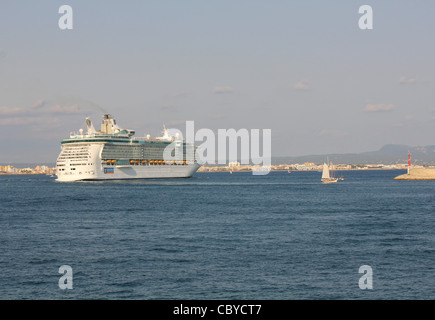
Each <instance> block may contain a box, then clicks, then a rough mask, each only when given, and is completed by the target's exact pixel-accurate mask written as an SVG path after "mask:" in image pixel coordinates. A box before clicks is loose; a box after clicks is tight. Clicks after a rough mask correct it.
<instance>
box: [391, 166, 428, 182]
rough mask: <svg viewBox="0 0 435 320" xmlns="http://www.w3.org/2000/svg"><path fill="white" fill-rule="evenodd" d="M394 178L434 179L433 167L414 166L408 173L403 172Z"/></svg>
mask: <svg viewBox="0 0 435 320" xmlns="http://www.w3.org/2000/svg"><path fill="white" fill-rule="evenodd" d="M394 180H435V169H429V168H415V169H410V170H409V174H407V173H405V174H402V175H400V176H398V177H395V178H394Z"/></svg>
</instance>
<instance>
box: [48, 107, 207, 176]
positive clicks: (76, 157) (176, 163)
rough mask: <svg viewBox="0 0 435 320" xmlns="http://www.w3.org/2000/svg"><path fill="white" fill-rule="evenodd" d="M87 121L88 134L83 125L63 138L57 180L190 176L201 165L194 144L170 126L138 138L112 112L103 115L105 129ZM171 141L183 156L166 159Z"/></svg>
mask: <svg viewBox="0 0 435 320" xmlns="http://www.w3.org/2000/svg"><path fill="white" fill-rule="evenodd" d="M86 123H87V133H86V134H84V133H83V130H82V129H80V130H79V133H71V135H70V137H69V138H67V139H64V140H62V142H61V152H60V154H59V157H58V158H57V162H56V172H57V173H56V175H57V179H56V180H57V181H80V180H110V179H112V180H118V179H146V178H151V179H152V178H189V177H191V176H192V175H193V174H194V173H195V172H196V171H197V170H198V169H199V167H200V165H199V164H198V163H197V161H196V160H195V159H194V146H193V145H192V144H189V143H186V142H185V141H182V140H179V139H178V137H172V136H170V135H169V132H168V130H166V128H165V129H164V131H163V136H162V137H157V138H150V136H149V135H148V136H147V137H144V138H134V137H133V135H134V134H135V132H134V131H132V130H126V129H121V128H119V127H118V126H117V125H116V121H115V119H114V118H113V117H112V116H111V115H110V114H106V115H104V116H103V123H102V125H101V130H95V128H94V126H93V125H92V122H91V120H90V119H89V118H86ZM170 144H172V147H173V148H172V149H173V151H172V155H174V154H178V155H182V157H178V158H176V157H170V159H171V160H169V161H168V157H166V159H164V150H165V148H166V147H168V146H169V145H170ZM177 148H178V149H177ZM176 150H177V151H178V152H175V151H176ZM186 155H192V156H190V157H188V156H186ZM175 159H179V160H175ZM189 159H191V160H189Z"/></svg>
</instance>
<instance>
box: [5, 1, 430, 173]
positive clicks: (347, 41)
mask: <svg viewBox="0 0 435 320" xmlns="http://www.w3.org/2000/svg"><path fill="white" fill-rule="evenodd" d="M64 4H67V5H70V6H71V8H72V9H73V29H72V30H61V29H60V28H59V25H58V21H59V19H60V18H61V17H62V15H63V14H59V7H60V6H62V5H64ZM362 5H370V6H371V7H372V9H373V29H372V30H361V29H360V28H359V24H358V22H359V19H360V18H361V16H362V14H360V13H359V12H358V10H359V7H360V6H362ZM434 12H435V2H434V1H432V0H416V1H401V0H382V1H381V0H378V1H366V0H364V1H363V0H360V1H356V0H341V1H338V0H337V1H336V0H331V1H323V0H317V1H316V0H312V1H307V0H295V1H290V0H285V1H284V0H271V1H266V0H249V1H248V0H238V1H234V0H219V1H203V0H177V1H175V0H173V1H167V0H161V1H147V0H142V1H133V0H130V1H109V0H106V1H98V0H93V1H81V0H69V1H65V0H63V1H55V0H51V1H47V0H43V1H23V0H15V1H12V0H4V1H1V2H0V164H5V163H14V162H17V163H23V162H26V163H28V162H32V163H38V162H52V163H53V162H55V160H56V158H57V156H58V154H59V151H60V141H61V140H62V139H64V138H67V137H68V136H69V133H70V132H72V131H78V129H80V128H85V127H86V124H85V117H86V116H89V117H91V119H92V120H93V122H94V124H95V126H96V127H98V126H99V124H100V122H101V118H102V115H103V114H104V113H110V114H112V115H114V117H115V118H116V119H117V123H118V125H119V126H120V127H123V128H127V129H133V130H135V131H136V135H137V136H145V135H146V134H150V135H151V136H159V135H160V134H161V131H162V126H163V124H165V125H166V127H168V128H177V129H180V130H182V131H184V130H185V121H194V122H195V129H200V128H209V129H212V130H214V131H216V132H217V130H218V129H230V128H234V129H236V130H238V129H242V128H246V129H248V130H251V129H260V130H262V129H271V130H272V155H273V156H299V155H307V154H325V155H327V154H332V153H358V152H365V151H373V150H378V149H379V148H381V147H382V146H383V145H385V144H405V145H410V146H424V145H435V141H434V140H435V138H434V137H435V135H434V133H435V130H434V129H435V96H434V92H435V60H434V57H435V42H434V41H433V39H434V36H435V19H433V14H434ZM200 143H201V142H199V143H198V144H200Z"/></svg>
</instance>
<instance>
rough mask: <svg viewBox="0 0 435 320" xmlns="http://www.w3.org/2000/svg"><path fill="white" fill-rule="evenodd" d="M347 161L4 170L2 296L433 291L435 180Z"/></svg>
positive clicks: (362, 295) (394, 294)
mask: <svg viewBox="0 0 435 320" xmlns="http://www.w3.org/2000/svg"><path fill="white" fill-rule="evenodd" d="M344 173H345V180H344V181H340V182H339V183H337V184H330V185H323V184H321V183H320V175H321V173H319V172H292V173H290V174H289V173H287V172H272V173H270V174H268V175H266V176H253V175H252V174H250V173H233V174H229V173H197V174H196V175H195V176H194V177H193V178H191V179H181V180H179V179H175V180H142V181H117V182H116V181H115V182H113V181H112V182H76V183H59V182H55V181H54V178H52V177H49V176H0V222H1V223H0V299H271V300H272V299H434V298H435V236H434V232H435V181H394V180H392V178H393V177H395V176H397V175H399V174H402V173H403V172H401V171H349V172H344ZM62 265H69V266H71V268H72V270H73V289H72V290H68V289H66V290H61V289H60V288H59V278H60V277H61V276H62V274H60V273H59V272H58V271H59V267H60V266H62ZM362 265H369V266H370V267H371V268H372V270H373V289H372V290H370V289H366V290H362V289H360V287H359V285H358V282H359V279H360V277H361V276H363V274H361V273H359V272H358V270H359V267H360V266H362Z"/></svg>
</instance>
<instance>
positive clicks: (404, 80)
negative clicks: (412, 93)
mask: <svg viewBox="0 0 435 320" xmlns="http://www.w3.org/2000/svg"><path fill="white" fill-rule="evenodd" d="M399 83H400V84H415V83H417V80H416V79H414V78H407V77H400V79H399Z"/></svg>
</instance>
